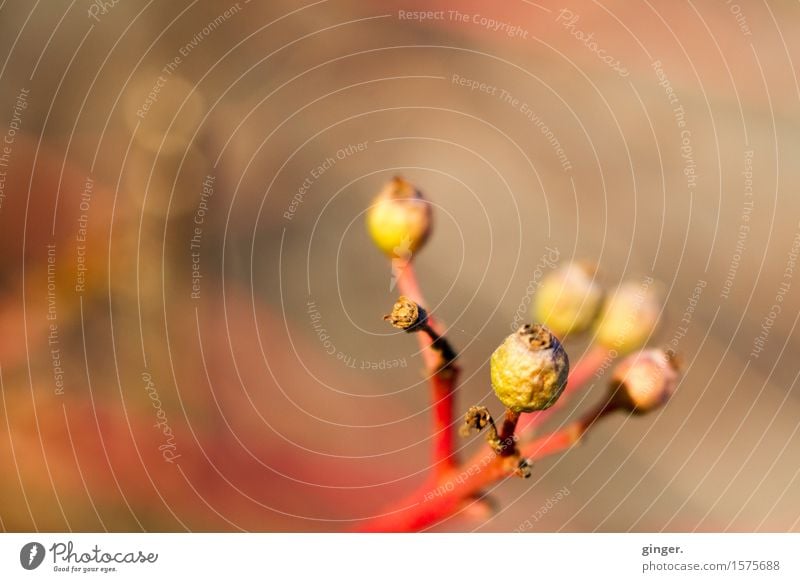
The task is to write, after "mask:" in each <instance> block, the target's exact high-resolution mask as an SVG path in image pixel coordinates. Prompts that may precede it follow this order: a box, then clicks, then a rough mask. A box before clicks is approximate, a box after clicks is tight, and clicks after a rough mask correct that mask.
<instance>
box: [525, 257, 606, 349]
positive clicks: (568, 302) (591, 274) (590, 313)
mask: <svg viewBox="0 0 800 582" xmlns="http://www.w3.org/2000/svg"><path fill="white" fill-rule="evenodd" d="M604 297H605V292H604V290H603V288H602V287H601V286H600V285H599V284H598V283H597V281H596V280H595V269H594V267H593V266H592V265H589V264H587V263H580V262H575V263H568V264H566V265H563V266H561V267H559V268H558V269H556V270H555V271H551V272H550V273H548V274H547V275H546V276H545V278H544V280H543V281H542V285H541V287H540V288H539V291H538V292H537V293H536V297H535V298H534V303H533V317H534V319H535V320H536V321H541V322H542V323H544V324H545V325H546V326H547V327H548V328H550V330H551V331H552V332H553V333H555V334H556V335H558V336H559V337H564V336H566V335H567V334H570V333H580V332H582V331H586V330H587V329H589V328H590V327H591V326H592V324H593V323H594V321H595V319H596V318H597V315H598V313H599V312H600V309H601V308H602V306H603V299H604Z"/></svg>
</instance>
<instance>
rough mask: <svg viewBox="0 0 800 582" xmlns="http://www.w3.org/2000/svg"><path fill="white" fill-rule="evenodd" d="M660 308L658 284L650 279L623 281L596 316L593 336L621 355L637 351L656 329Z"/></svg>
mask: <svg viewBox="0 0 800 582" xmlns="http://www.w3.org/2000/svg"><path fill="white" fill-rule="evenodd" d="M660 311H661V291H660V287H659V286H658V285H657V284H655V283H654V282H653V281H652V280H650V282H649V283H648V284H646V285H645V284H640V283H638V282H634V281H628V282H625V283H622V285H620V286H619V287H618V288H617V291H616V292H615V293H614V294H613V295H612V296H611V297H610V298H609V300H608V301H607V302H606V305H605V307H604V308H603V311H602V313H601V314H600V316H599V317H598V319H597V322H596V324H595V334H596V336H595V339H596V340H597V342H598V343H599V344H601V345H603V346H605V347H606V348H608V349H613V350H616V351H617V352H618V353H620V354H626V353H630V352H632V351H634V350H637V349H639V348H641V347H642V346H643V345H644V344H645V342H647V340H648V338H649V337H650V336H651V335H652V333H653V331H654V330H655V328H656V325H657V324H658V317H659V313H660Z"/></svg>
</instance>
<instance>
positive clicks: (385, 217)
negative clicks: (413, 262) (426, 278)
mask: <svg viewBox="0 0 800 582" xmlns="http://www.w3.org/2000/svg"><path fill="white" fill-rule="evenodd" d="M432 224H433V212H432V210H431V205H430V203H429V202H428V201H427V200H425V198H424V197H423V195H422V192H420V191H419V190H418V189H417V188H415V187H414V185H413V184H411V182H408V181H407V180H404V179H403V178H400V177H396V178H394V179H393V180H392V181H391V182H389V183H388V184H386V185H385V186H384V187H383V190H381V192H380V193H379V194H378V196H377V197H376V198H375V201H374V203H373V205H372V207H370V209H369V211H368V212H367V230H368V231H369V234H370V237H372V241H373V242H374V243H375V245H376V246H377V247H378V248H379V249H380V250H381V251H383V252H384V253H385V254H386V255H388V256H389V257H390V258H399V259H405V260H408V259H410V258H411V256H412V255H413V254H414V253H416V252H417V251H419V250H420V248H422V245H423V244H425V241H426V240H427V239H428V236H429V235H430V233H431V228H432Z"/></svg>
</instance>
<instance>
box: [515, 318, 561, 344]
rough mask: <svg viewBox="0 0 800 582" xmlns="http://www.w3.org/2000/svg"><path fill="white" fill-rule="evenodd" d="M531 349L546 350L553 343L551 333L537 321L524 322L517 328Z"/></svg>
mask: <svg viewBox="0 0 800 582" xmlns="http://www.w3.org/2000/svg"><path fill="white" fill-rule="evenodd" d="M517 333H519V335H520V337H522V338H524V339H525V340H526V341H527V342H528V345H529V346H530V348H531V349H532V350H546V349H547V348H549V347H550V346H551V345H553V339H554V338H553V334H552V333H550V330H549V329H547V328H546V327H545V326H543V325H540V324H538V323H534V324H525V325H523V326H522V327H520V328H519V330H517Z"/></svg>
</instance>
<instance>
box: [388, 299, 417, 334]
mask: <svg viewBox="0 0 800 582" xmlns="http://www.w3.org/2000/svg"><path fill="white" fill-rule="evenodd" d="M427 317H428V316H427V314H426V313H425V310H424V309H423V308H422V307H420V306H419V305H417V304H416V302H414V301H412V300H411V299H409V298H408V297H406V296H405V295H401V296H400V297H399V298H398V299H397V301H395V304H394V307H392V312H391V313H390V314H389V315H385V316H384V317H383V320H384V321H388V322H389V323H391V324H392V327H396V328H397V329H402V330H403V331H408V332H411V331H417V330H418V329H419V328H421V327H422V326H423V325H425V322H426V320H427Z"/></svg>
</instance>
